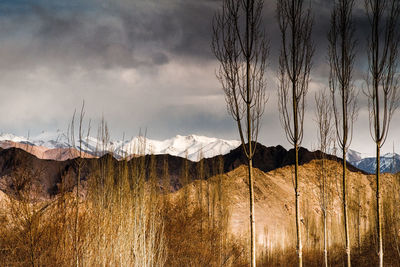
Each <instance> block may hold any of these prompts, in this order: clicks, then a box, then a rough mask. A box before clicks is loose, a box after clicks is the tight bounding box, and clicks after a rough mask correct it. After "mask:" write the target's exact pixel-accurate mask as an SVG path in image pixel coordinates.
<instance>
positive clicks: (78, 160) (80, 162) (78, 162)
mask: <svg viewBox="0 0 400 267" xmlns="http://www.w3.org/2000/svg"><path fill="white" fill-rule="evenodd" d="M75 114H76V111H74V115H73V116H72V120H71V124H70V126H69V131H70V133H69V134H70V136H69V143H70V144H71V145H72V147H73V148H74V149H75V148H76V143H75ZM84 117H85V101H83V102H82V107H81V111H80V114H79V121H78V122H79V128H78V138H79V140H78V143H79V148H78V149H79V156H78V158H75V159H74V163H75V164H76V167H77V172H78V173H77V176H76V195H75V224H74V257H75V266H80V263H79V254H80V249H79V243H80V240H79V238H80V237H79V201H80V193H79V192H80V191H79V190H80V186H81V176H82V175H81V172H82V168H83V165H84V160H83V148H82V142H83V138H84V136H83V135H84V129H83V126H84V125H83V120H84ZM89 133H90V122H89V126H88V130H87V138H88V137H89ZM70 151H72V150H71V149H70ZM71 158H73V154H72V155H71Z"/></svg>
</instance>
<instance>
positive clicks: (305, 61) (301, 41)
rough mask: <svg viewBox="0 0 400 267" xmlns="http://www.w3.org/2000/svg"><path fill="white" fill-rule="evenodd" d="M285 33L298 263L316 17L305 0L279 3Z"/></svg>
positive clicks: (285, 104)
mask: <svg viewBox="0 0 400 267" xmlns="http://www.w3.org/2000/svg"><path fill="white" fill-rule="evenodd" d="M277 14H278V22H279V28H280V31H281V37H282V47H281V54H280V57H279V70H280V75H279V90H278V94H279V111H280V118H281V122H282V125H283V128H284V129H285V132H286V137H287V139H288V141H289V142H290V143H291V144H292V145H293V147H294V150H295V172H294V189H295V207H296V233H297V245H296V247H297V254H298V264H299V266H302V265H303V256H302V254H303V253H302V243H301V228H300V210H299V209H300V205H299V201H300V200H299V198H300V190H299V179H298V166H299V160H298V159H299V153H298V152H299V147H300V144H301V142H302V140H303V121H304V97H305V95H306V94H307V91H308V83H309V80H310V79H309V77H310V70H311V65H312V62H311V59H312V56H313V53H314V45H313V43H312V40H311V31H312V25H313V19H312V16H311V10H310V9H306V8H304V1H303V0H280V1H278V4H277Z"/></svg>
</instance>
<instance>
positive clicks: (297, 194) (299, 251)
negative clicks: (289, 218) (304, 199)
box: [294, 144, 303, 267]
mask: <svg viewBox="0 0 400 267" xmlns="http://www.w3.org/2000/svg"><path fill="white" fill-rule="evenodd" d="M294 151H295V154H296V162H295V165H294V183H295V189H294V190H295V197H296V200H295V202H296V233H297V255H298V258H299V259H298V260H299V267H302V266H303V246H302V244H301V229H300V227H301V225H300V204H299V202H300V200H299V198H300V192H299V179H298V175H299V173H298V169H299V147H298V145H297V144H295V149H294Z"/></svg>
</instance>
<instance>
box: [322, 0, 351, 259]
mask: <svg viewBox="0 0 400 267" xmlns="http://www.w3.org/2000/svg"><path fill="white" fill-rule="evenodd" d="M353 6H354V0H335V3H334V8H333V10H332V14H331V28H330V31H329V35H328V41H329V63H330V77H329V87H330V90H331V97H332V106H333V114H334V117H335V128H336V139H337V143H338V145H339V147H340V149H341V150H342V156H343V162H342V204H343V219H344V223H343V225H344V234H345V239H346V264H347V266H351V251H350V249H351V247H350V234H349V219H348V212H347V206H348V204H347V179H346V154H347V150H348V149H349V146H350V144H351V140H352V137H353V123H354V121H355V119H356V117H357V102H356V96H357V93H356V92H355V88H354V85H353V80H352V79H353V67H354V58H355V51H354V49H355V46H356V41H355V39H354V25H353V18H352V12H353Z"/></svg>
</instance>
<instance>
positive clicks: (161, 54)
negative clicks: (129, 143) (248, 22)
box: [0, 0, 400, 155]
mask: <svg viewBox="0 0 400 267" xmlns="http://www.w3.org/2000/svg"><path fill="white" fill-rule="evenodd" d="M306 2H307V1H306ZM331 4H332V1H328V0H312V1H311V6H312V8H313V14H314V20H315V24H314V28H313V39H314V43H315V48H316V51H315V54H314V58H313V69H312V72H311V83H310V89H309V92H308V95H307V98H306V102H307V107H306V108H307V109H306V114H305V126H304V132H305V134H304V141H303V146H305V147H307V148H311V149H313V148H316V147H317V145H318V143H317V131H316V123H315V111H314V110H315V108H314V107H315V104H314V95H315V92H317V91H319V90H328V88H327V86H328V84H327V77H328V74H329V66H328V63H327V38H326V37H327V32H328V30H329V16H330V15H329V14H330V10H331ZM220 6H221V1H220V0H201V1H199V0H57V1H54V0H2V1H1V2H0V114H1V115H0V131H1V132H2V133H13V134H17V135H25V136H26V135H27V134H28V132H29V134H30V135H36V134H39V133H41V132H42V131H54V132H55V131H57V130H58V129H59V130H61V131H66V130H67V127H68V123H69V121H70V119H71V117H72V115H73V112H74V110H75V109H79V108H80V106H81V105H82V101H83V100H84V101H85V110H86V113H85V118H86V119H87V120H89V119H91V121H92V122H91V125H92V129H93V130H92V132H96V130H94V129H95V128H96V127H97V126H96V125H98V123H99V122H100V120H101V118H102V117H104V118H105V120H106V121H107V123H108V126H109V128H110V131H111V135H112V137H113V138H115V139H122V136H123V134H125V138H126V137H132V136H136V135H137V134H138V133H139V131H140V130H142V132H143V131H144V130H145V129H146V130H147V136H148V137H149V138H152V139H167V138H171V137H173V136H175V135H178V134H180V135H188V134H198V135H205V136H212V137H218V138H223V139H238V138H239V137H238V132H237V128H236V124H235V122H234V121H233V119H232V118H231V117H230V116H229V114H228V113H227V111H226V104H225V100H224V93H223V91H222V89H221V86H220V84H219V82H218V80H217V79H216V77H215V70H216V69H217V67H218V62H217V61H216V59H215V57H214V55H213V53H212V50H211V47H210V43H211V36H212V31H211V29H212V28H211V25H212V18H213V16H214V14H215V12H216V11H217V10H218V9H219V8H220ZM275 8H276V1H270V0H267V1H265V8H264V12H263V13H264V14H263V15H264V16H263V17H264V19H263V22H264V23H263V25H264V27H265V30H266V32H267V35H268V38H269V40H270V57H269V59H268V61H269V62H268V66H269V67H268V72H267V76H268V85H267V87H268V89H267V91H268V94H269V101H268V103H267V105H266V111H265V113H264V116H263V121H262V128H261V131H260V134H259V141H260V142H261V143H263V144H264V145H267V146H270V145H278V144H281V145H283V146H284V147H286V148H289V147H290V145H289V143H288V142H287V141H286V139H285V134H284V131H283V128H282V127H281V124H280V120H279V113H278V106H277V65H278V54H279V46H280V35H279V31H278V26H277V22H276V15H275V14H276V12H275ZM354 19H355V25H356V39H357V41H358V48H357V51H358V52H359V53H358V54H357V58H356V64H355V70H354V78H355V79H356V82H357V84H359V85H360V86H362V85H363V79H364V77H365V75H366V71H367V58H366V55H365V43H366V36H367V34H368V23H367V20H366V17H365V12H364V5H363V1H360V0H356V7H355V10H354ZM359 89H361V88H359ZM366 103H367V100H366V97H365V95H364V94H363V93H362V92H361V93H360V94H359V106H360V111H359V116H358V120H357V121H356V123H355V130H354V138H353V142H352V146H351V148H352V149H354V150H357V151H360V152H362V153H366V154H369V155H372V154H373V153H374V151H375V149H374V143H373V142H372V139H371V137H370V134H369V122H368V107H367V105H366ZM399 120H400V116H399V115H398V114H397V115H395V116H394V118H393V121H392V124H391V127H390V134H389V137H388V139H387V142H386V145H385V147H384V151H386V152H390V151H392V149H393V148H392V147H393V145H394V146H395V150H397V151H400V143H399V141H398V140H397V139H396V137H397V136H399V133H400V124H399V123H398V122H399Z"/></svg>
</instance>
